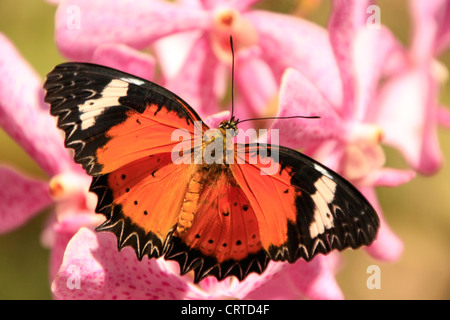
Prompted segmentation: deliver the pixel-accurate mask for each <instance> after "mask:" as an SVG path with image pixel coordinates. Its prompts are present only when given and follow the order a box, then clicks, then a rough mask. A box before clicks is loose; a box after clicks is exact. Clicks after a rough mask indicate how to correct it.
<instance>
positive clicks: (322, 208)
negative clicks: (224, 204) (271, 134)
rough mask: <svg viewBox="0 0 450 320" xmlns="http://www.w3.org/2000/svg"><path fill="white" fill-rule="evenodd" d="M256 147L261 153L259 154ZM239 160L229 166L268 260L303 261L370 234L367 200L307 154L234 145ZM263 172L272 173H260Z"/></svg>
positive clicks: (373, 224)
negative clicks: (251, 212)
mask: <svg viewBox="0 0 450 320" xmlns="http://www.w3.org/2000/svg"><path fill="white" fill-rule="evenodd" d="M261 149H265V150H267V155H262V156H261V155H260V154H261ZM239 161H240V162H241V164H234V165H230V167H231V171H232V173H233V176H234V178H235V179H236V181H237V183H238V184H239V186H241V187H242V190H243V191H244V193H245V194H246V195H247V197H248V200H249V202H250V205H251V206H252V208H253V210H254V212H255V215H256V217H257V221H258V223H259V230H260V234H261V243H262V247H263V249H264V250H265V251H266V252H267V254H268V255H269V257H270V258H271V259H272V260H275V261H289V262H295V261H296V260H297V259H299V258H303V259H305V260H307V261H308V260H311V259H312V258H313V257H314V256H316V255H317V254H318V253H324V254H326V253H328V252H330V251H331V250H332V249H338V250H343V249H345V248H348V247H351V248H358V247H360V246H361V245H368V244H370V243H371V242H372V241H373V239H374V238H375V236H376V233H377V229H378V226H379V219H378V216H377V214H376V212H375V210H374V209H373V208H372V206H371V205H370V204H369V203H368V202H367V200H366V199H365V198H364V196H362V195H361V193H360V192H359V191H358V190H357V189H356V188H355V187H353V185H351V184H350V183H349V182H348V181H346V180H345V179H343V178H342V177H340V176H339V175H338V174H336V173H335V172H333V171H332V170H330V169H328V168H326V167H325V166H323V165H321V164H320V163H318V162H316V161H314V160H313V159H311V158H309V157H307V156H305V155H303V154H301V153H299V152H297V151H295V150H292V149H289V148H285V147H281V146H267V145H263V144H250V145H238V146H237V152H236V163H239ZM263 161H264V162H263ZM271 166H273V167H271ZM268 172H270V173H273V174H269V175H265V174H262V173H268Z"/></svg>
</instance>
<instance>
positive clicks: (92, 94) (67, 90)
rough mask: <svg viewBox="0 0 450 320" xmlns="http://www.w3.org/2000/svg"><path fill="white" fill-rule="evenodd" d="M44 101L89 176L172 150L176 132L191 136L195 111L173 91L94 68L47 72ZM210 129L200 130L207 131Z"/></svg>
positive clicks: (62, 66) (59, 68)
mask: <svg viewBox="0 0 450 320" xmlns="http://www.w3.org/2000/svg"><path fill="white" fill-rule="evenodd" d="M44 88H45V89H46V91H47V93H46V97H45V101H46V102H48V103H50V105H51V108H50V112H51V114H52V115H54V116H56V117H58V127H59V128H60V129H63V130H64V131H65V133H66V140H65V144H66V147H68V148H72V149H74V151H75V161H76V162H77V163H79V164H81V165H82V166H83V168H84V169H85V170H86V172H87V173H88V174H90V175H93V176H95V175H99V174H105V173H109V172H113V171H114V170H116V169H118V168H120V167H122V166H123V165H126V164H128V163H131V162H133V161H135V160H138V159H140V158H143V157H146V156H149V155H153V154H158V153H165V152H171V151H172V150H173V148H174V146H175V145H177V144H178V141H172V133H173V131H174V130H176V129H184V130H185V131H186V132H188V133H189V134H191V135H193V134H194V130H195V125H196V124H197V121H201V119H200V117H199V116H198V115H197V113H196V112H195V111H194V110H193V109H192V108H191V107H189V106H188V104H187V103H186V102H184V101H183V100H182V99H181V98H179V97H178V96H176V95H175V94H173V93H171V92H170V91H168V90H166V89H164V88H162V87H160V86H158V85H157V84H154V83H151V82H149V81H146V80H144V79H140V78H137V77H135V76H132V75H129V74H126V73H123V72H120V71H117V70H114V69H110V68H107V67H102V66H99V65H94V64H84V63H63V64H60V65H58V66H56V67H55V69H54V70H53V71H52V72H51V73H49V75H48V76H47V80H46V82H45V85H44ZM207 129H208V127H207V126H206V125H204V124H203V125H202V127H201V128H197V130H199V131H200V132H202V131H204V130H207Z"/></svg>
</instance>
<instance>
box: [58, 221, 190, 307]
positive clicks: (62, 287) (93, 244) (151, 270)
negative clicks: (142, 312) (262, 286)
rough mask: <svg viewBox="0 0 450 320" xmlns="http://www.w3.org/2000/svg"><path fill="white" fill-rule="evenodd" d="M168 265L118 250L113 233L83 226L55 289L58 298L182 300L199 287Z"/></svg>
mask: <svg viewBox="0 0 450 320" xmlns="http://www.w3.org/2000/svg"><path fill="white" fill-rule="evenodd" d="M167 264H169V262H165V261H163V260H161V259H158V260H157V259H150V260H149V259H147V258H144V259H143V260H142V261H139V260H138V259H137V258H136V254H135V252H134V251H133V250H132V249H131V248H130V247H126V248H124V249H123V250H122V251H120V252H118V251H117V239H116V237H115V236H114V235H113V234H111V233H94V232H93V231H92V230H90V229H87V228H84V227H83V228H81V229H80V230H79V231H78V232H77V234H76V235H75V236H74V237H73V238H72V239H71V240H70V241H69V243H68V245H67V249H66V252H65V254H64V259H63V262H62V264H61V268H60V270H59V271H58V273H57V275H56V276H55V279H54V280H53V283H52V292H53V295H54V297H55V298H57V299H182V298H183V297H185V296H186V294H187V292H188V290H190V289H192V290H194V291H195V290H196V289H195V288H193V285H190V284H189V283H188V282H186V281H185V280H183V279H182V278H181V277H180V276H178V275H176V274H174V273H173V272H172V271H170V270H169V269H168V268H167V267H166V265H167Z"/></svg>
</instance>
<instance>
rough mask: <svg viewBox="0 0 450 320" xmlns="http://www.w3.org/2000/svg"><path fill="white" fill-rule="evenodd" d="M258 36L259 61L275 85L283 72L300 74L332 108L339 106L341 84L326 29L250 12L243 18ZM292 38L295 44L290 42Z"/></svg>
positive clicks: (271, 14)
mask: <svg viewBox="0 0 450 320" xmlns="http://www.w3.org/2000/svg"><path fill="white" fill-rule="evenodd" d="M243 16H244V17H245V18H247V19H249V20H250V21H251V22H252V23H253V24H254V26H255V28H256V29H257V31H258V33H259V43H258V45H259V46H260V47H261V50H262V52H263V53H264V54H263V55H262V58H263V59H264V60H265V61H266V62H267V64H268V65H269V66H270V67H271V68H272V71H273V72H274V76H275V79H276V80H277V81H279V80H280V79H281V76H282V74H283V72H284V71H285V69H286V68H289V67H292V68H295V69H297V70H298V71H300V72H302V73H303V74H304V75H305V76H306V77H307V78H308V79H309V80H310V81H311V82H312V83H313V84H314V85H316V86H317V88H318V89H319V91H320V92H321V93H322V95H323V96H324V97H326V99H328V100H329V101H330V102H331V103H332V104H333V105H335V106H339V105H341V102H342V87H341V86H342V83H341V79H340V76H339V69H338V67H337V64H336V60H335V58H334V55H333V50H332V48H331V44H330V40H329V38H328V33H327V31H326V29H324V28H322V27H320V26H318V25H316V24H314V23H311V22H309V21H307V20H303V19H300V18H294V17H290V16H286V15H282V14H277V13H272V12H266V11H258V10H252V11H249V12H246V13H244V14H243ZM286 35H292V36H293V37H295V38H296V39H295V40H296V41H292V37H290V36H286Z"/></svg>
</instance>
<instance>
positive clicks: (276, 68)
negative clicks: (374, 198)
mask: <svg viewBox="0 0 450 320" xmlns="http://www.w3.org/2000/svg"><path fill="white" fill-rule="evenodd" d="M257 2H258V0H232V1H226V0H216V1H208V0H182V1H177V2H168V1H163V0H149V1H131V2H130V1H124V0H118V1H106V0H69V1H64V2H62V3H60V5H59V7H58V10H57V14H56V42H57V45H58V47H59V49H60V51H61V52H62V54H63V55H64V56H66V57H67V58H69V59H71V60H78V61H91V62H99V60H98V59H97V57H96V55H97V53H98V51H99V50H100V51H101V50H103V47H104V46H108V47H109V49H110V50H111V51H114V48H115V46H117V45H122V46H126V47H127V48H128V49H127V53H126V55H127V56H130V57H132V56H133V55H135V54H142V50H144V49H148V48H149V47H150V46H151V45H153V44H155V46H154V49H155V51H156V54H157V55H158V57H159V61H160V62H161V69H162V72H163V75H164V86H165V87H167V88H168V89H170V90H171V91H173V92H175V93H177V94H178V95H180V96H182V97H183V99H185V100H186V101H187V102H188V103H189V104H190V105H192V106H194V107H195V108H196V110H197V111H198V112H199V114H200V115H201V116H206V115H210V114H213V113H215V112H217V111H218V110H219V103H218V101H220V100H221V98H222V95H223V94H224V89H225V86H226V84H227V83H228V82H226V81H223V79H224V77H223V75H224V74H226V73H227V72H228V71H229V69H230V67H231V65H230V62H231V51H230V46H229V36H230V34H231V35H233V39H234V44H235V51H236V65H237V66H236V74H235V80H236V87H237V93H238V95H239V96H240V99H241V100H242V101H243V102H244V103H245V104H246V105H247V108H242V109H239V110H237V112H239V114H237V116H238V117H239V118H241V119H242V118H243V117H248V116H250V115H255V114H256V115H261V114H263V113H264V112H265V106H266V105H267V103H268V101H269V100H270V99H272V98H273V97H275V95H276V93H277V90H278V86H279V83H280V80H281V75H282V73H283V71H284V69H285V68H287V67H295V68H298V69H300V70H302V72H303V73H305V74H306V75H307V76H308V77H309V79H311V81H312V82H313V83H314V84H315V85H317V87H318V88H319V89H320V90H321V92H322V93H323V94H324V95H325V96H326V97H327V98H328V99H329V100H330V101H333V102H336V101H339V100H340V99H341V97H340V94H341V92H340V91H339V90H338V88H337V87H335V86H329V85H328V84H329V83H336V82H338V81H340V78H339V73H338V68H337V66H336V63H335V61H334V56H333V52H332V49H331V46H330V41H329V38H328V35H327V32H326V30H325V29H324V28H322V27H320V26H318V25H316V24H313V23H311V22H309V21H307V20H303V19H299V18H295V17H293V16H287V15H282V14H277V13H272V12H267V11H262V10H253V9H251V5H253V4H255V3H257ZM98 17H101V20H99V19H98ZM286 34H297V35H301V37H299V39H298V41H295V42H293V41H291V38H290V37H286ZM157 40H158V41H157ZM311 48H314V50H311ZM318 52H320V56H321V59H318V58H317V55H316V53H318Z"/></svg>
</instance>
